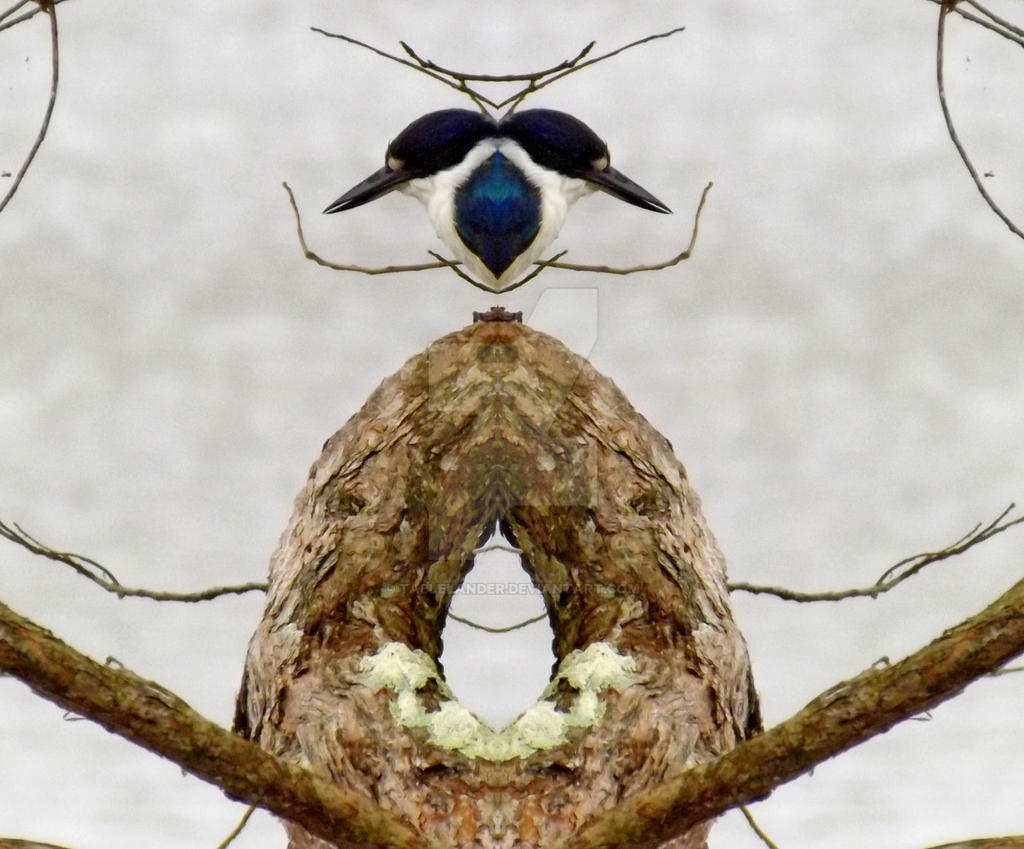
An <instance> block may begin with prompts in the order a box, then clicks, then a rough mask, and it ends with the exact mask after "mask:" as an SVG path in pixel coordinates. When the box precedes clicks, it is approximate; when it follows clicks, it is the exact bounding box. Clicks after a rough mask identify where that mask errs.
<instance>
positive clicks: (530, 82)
mask: <svg viewBox="0 0 1024 849" xmlns="http://www.w3.org/2000/svg"><path fill="white" fill-rule="evenodd" d="M310 29H312V30H313V32H318V33H320V34H321V35H325V36H327V37H328V38H337V39H340V40H342V41H346V42H348V43H349V44H354V45H356V46H357V47H362V48H363V49H365V50H369V51H370V52H371V53H376V54H377V55H378V56H383V57H384V58H385V59H390V60H391V61H392V62H397V63H398V64H399V65H404V66H405V67H406V68H412V70H414V71H418V72H419V73H421V74H426V75H427V76H428V77H430V78H431V79H433V80H437V81H438V82H439V83H441V84H442V85H446V86H448V87H449V88H453V89H455V90H456V91H459V92H462V93H463V94H465V95H467V96H468V97H469V98H470V99H471V100H472V101H473V103H475V104H476V106H477V108H479V109H480V111H481V112H484V113H485V114H486V113H487V111H488V110H487V107H490V108H491V109H494V110H496V111H497V110H501V109H504V108H505V107H506V106H509V107H510V108H509V111H510V112H512V111H514V110H515V109H516V107H517V106H519V104H520V103H522V102H523V100H525V99H526V98H527V97H528V96H529V95H531V94H533V93H534V92H535V91H540V90H541V89H542V88H545V87H546V86H549V85H551V83H553V82H555V81H557V80H560V79H562V78H564V77H567V76H568V75H569V74H573V73H575V72H576V71H580V70H582V69H583V68H587V67H589V66H591V65H596V64H597V63H598V62H603V61H605V60H606V59H611V58H612V57H613V56H618V55H619V54H620V53H624V52H625V51H627V50H630V49H631V48H633V47H638V46H639V45H641V44H647V43H648V42H650V41H654V40H656V39H661V38H668V37H669V36H672V35H675V34H676V33H678V32H682V31H683V30H684V29H686V27H675V28H673V29H670V30H667V31H665V32H659V33H655V34H654V35H648V36H646V37H644V38H639V39H637V40H636V41H631V42H630V43H629V44H624V45H622V46H621V47H617V48H616V49H614V50H611V51H609V52H608V53H604V54H602V55H600V56H595V57H594V58H592V59H587V58H586V57H587V56H589V55H590V52H591V50H593V48H594V46H595V45H596V44H597V42H595V41H592V42H590V43H589V44H588V45H586V46H585V47H584V48H583V49H582V50H580V51H579V53H577V54H576V55H575V56H574V57H573V58H572V59H565V60H563V61H562V62H559V63H557V64H556V65H553V66H551V67H550V68H545V69H543V70H540V71H528V72H526V73H521V74H480V73H474V72H470V71H454V70H451V69H449V68H444V67H442V66H440V65H438V64H437V63H436V62H433V61H431V60H430V59H424V58H422V57H421V56H419V54H417V53H416V51H415V50H413V48H412V47H410V46H409V45H408V44H407V43H406V42H404V41H402V42H399V43H400V44H401V45H402V49H403V50H404V51H405V53H406V55H407V56H408V57H409V58H408V59H404V58H402V57H401V56H396V55H395V54H393V53H388V52H387V51H386V50H381V49H380V48H379V47H374V46H373V45H372V44H367V43H366V42H364V41H359V39H356V38H352V37H351V36H348V35H343V34H342V33H337V32H328V31H327V30H323V29H320V27H310ZM471 82H475V83H514V82H522V83H526V85H524V86H523V87H522V88H521V89H519V90H518V91H516V92H515V93H514V94H512V95H509V96H508V97H506V98H504V99H503V100H494V99H492V98H490V97H488V96H487V95H485V94H484V93H483V92H482V91H480V90H479V89H478V88H474V87H473V86H471V85H470V83H471Z"/></svg>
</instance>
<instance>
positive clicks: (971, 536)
mask: <svg viewBox="0 0 1024 849" xmlns="http://www.w3.org/2000/svg"><path fill="white" fill-rule="evenodd" d="M1014 507H1015V505H1013V504H1011V505H1010V506H1009V507H1007V508H1006V509H1005V510H1004V511H1003V512H1002V513H1000V514H999V515H998V516H997V517H996V518H995V519H994V520H992V521H991V522H990V523H989V524H988V525H986V526H985V527H982V526H981V525H976V526H975V527H974V528H973V529H972V530H971V531H970V533H968V534H966V535H965V536H963V537H960V539H958V540H957V541H956V542H954V543H952V544H951V545H948V546H946V547H945V548H941V549H939V550H938V551H929V552H925V553H923V554H915V555H913V556H912V557H906V558H904V559H903V560H901V561H899V563H896V564H894V565H893V566H890V567H889V568H888V569H886V571H885V572H884V573H883V574H882V576H881V577H880V578H879V579H878V580H877V581H876V582H875V583H874V584H872V585H871V586H869V587H857V588H854V589H848V590H833V591H830V592H818V593H810V592H798V591H796V590H790V589H787V588H786V587H772V586H765V585H762V584H748V583H746V582H744V581H739V582H735V583H730V584H729V590H730V591H731V592H747V593H753V594H755V595H773V596H777V597H778V598H781V599H783V600H785V601H799V602H812V601H843V600H845V599H848V598H863V597H868V598H877V597H878V596H880V595H882V594H883V593H887V592H889V590H891V589H893V588H894V587H896V586H898V585H899V584H901V583H903V582H904V581H905V580H907V578H910V577H912V576H914V575H916V574H917V573H918V572H920V571H921V570H922V569H924V568H925V567H926V566H930V565H931V564H933V563H938V562H940V561H942V560H948V559H949V558H950V557H956V556H957V555H958V554H963V553H964V552H965V551H967V550H968V549H970V548H973V547H974V546H976V545H980V544H981V543H983V542H985V541H986V540H989V539H991V538H992V537H994V536H996V535H997V534H1001V533H1002V532H1003V531H1008V530H1009V529H1010V528H1012V527H1014V526H1015V525H1019V524H1021V523H1022V522H1024V516H1018V517H1017V518H1015V519H1009V520H1007V516H1008V515H1009V514H1010V511H1012V510H1013V509H1014Z"/></svg>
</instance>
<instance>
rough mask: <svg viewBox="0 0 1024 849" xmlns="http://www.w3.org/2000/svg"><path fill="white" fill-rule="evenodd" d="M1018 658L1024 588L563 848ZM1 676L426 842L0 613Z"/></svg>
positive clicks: (237, 776)
mask: <svg viewBox="0 0 1024 849" xmlns="http://www.w3.org/2000/svg"><path fill="white" fill-rule="evenodd" d="M1022 650H1024V580H1022V581H1019V582H1018V583H1017V584H1016V585H1014V586H1013V587H1012V588H1011V589H1010V590H1008V591H1007V592H1006V593H1004V594H1003V596H1001V597H1000V598H999V599H998V600H996V601H995V602H994V603H993V604H991V605H989V606H988V607H987V608H986V609H985V610H983V611H982V612H981V613H979V614H977V615H976V616H973V617H971V618H969V619H967V620H965V621H964V622H962V623H961V624H959V625H957V626H956V627H954V628H952V629H950V630H948V631H947V632H946V633H944V634H943V635H942V636H941V637H939V638H938V639H936V640H935V641H933V642H932V643H931V644H930V645H928V646H926V647H925V648H923V649H921V650H919V651H917V652H915V653H914V654H912V655H910V656H909V657H907V658H906V659H904V660H903V661H900V662H899V663H896V664H894V665H892V666H887V667H884V668H881V669H870V670H868V671H866V672H863V673H861V674H860V675H858V676H857V677H856V678H854V679H852V680H850V681H847V682H843V683H842V684H840V685H838V686H836V687H832V688H830V689H829V690H828V691H826V692H825V693H823V694H822V695H820V696H818V697H817V698H816V699H814V700H813V701H812V702H811V703H810V704H808V705H807V707H805V708H804V709H803V710H802V711H800V712H799V713H798V714H797V715H795V716H794V717H792V718H790V719H788V720H786V721H785V722H783V723H781V724H780V725H778V726H776V727H775V728H773V729H771V730H770V731H767V732H765V733H764V734H762V735H760V736H757V737H754V738H753V739H751V740H748V741H746V742H744V743H741V744H740V745H739V746H738V747H737V748H736V749H734V750H732V751H731V752H729V753H727V754H725V755H723V756H721V757H719V758H717V759H716V760H714V761H711V762H709V763H706V764H702V765H700V766H697V767H695V768H693V769H691V770H687V771H686V772H684V773H683V774H681V775H680V776H679V777H677V778H675V779H672V780H670V781H666V782H664V783H662V784H661V785H659V786H658V787H657V788H656V789H654V790H651V791H647V792H644V793H641V794H638V795H636V796H633V797H630V798H628V799H627V800H625V802H624V803H623V804H621V805H620V806H618V807H617V808H615V809H614V810H613V811H611V812H610V813H608V814H606V815H604V816H602V817H601V818H600V819H599V820H598V821H597V822H595V823H594V824H593V825H592V826H590V827H589V828H587V829H585V830H584V831H583V832H582V833H581V834H578V835H577V836H576V837H574V838H573V839H571V840H570V841H569V842H568V843H567V844H566V849H596V847H611V846H621V847H648V846H655V845H657V844H659V843H662V842H664V841H665V840H668V839H670V838H672V837H673V836H675V835H677V834H680V833H682V832H684V831H685V830H686V829H688V828H690V827H692V826H693V825H694V824H696V823H699V822H703V821H705V820H707V819H710V818H711V817H714V816H716V815H718V814H719V813H721V812H723V811H724V810H726V809H728V808H730V807H733V806H736V805H740V804H746V803H749V802H752V801H755V800H757V799H761V798H764V797H765V796H766V795H767V794H768V793H769V792H770V791H771V790H772V789H773V788H774V787H776V786H778V785H780V784H782V783H785V782H787V781H791V780H792V779H794V778H796V777H797V776H799V775H802V774H804V773H806V772H807V771H809V770H810V769H812V768H813V767H814V766H815V765H816V764H818V763H821V762H822V761H823V760H825V759H827V758H829V757H832V756H834V755H836V754H838V753H839V752H842V751H844V750H846V749H848V748H851V747H853V746H855V745H857V744H858V743H861V742H863V741H864V740H867V739H868V738H870V737H872V736H874V735H876V734H879V733H882V732H883V731H886V730H888V729H889V728H891V727H892V726H893V725H895V724H896V723H898V722H900V721H902V720H904V719H907V718H909V717H911V716H914V715H916V714H918V713H920V712H921V711H924V710H928V709H929V708H932V707H934V706H935V705H937V704H939V703H940V702H942V701H944V700H946V699H948V698H951V697H952V696H953V695H955V694H956V693H958V692H960V691H961V690H962V689H963V688H964V687H965V686H966V685H967V684H968V683H969V682H970V681H972V680H974V679H976V678H978V677H980V676H982V675H985V674H987V673H989V672H991V671H992V670H994V669H998V668H999V667H1001V666H1003V665H1005V664H1006V662H1007V661H1009V660H1011V659H1012V658H1013V657H1015V656H1017V655H1018V654H1020V652H1021V651H1022ZM0 670H3V671H4V672H7V673H10V674H12V675H14V676H15V677H17V678H19V679H21V680H23V681H25V682H26V683H27V684H29V686H31V687H32V688H33V689H34V690H35V691H36V692H37V693H38V694H39V695H41V696H42V697H43V698H46V699H48V700H49V701H52V702H55V703H56V704H58V705H60V706H62V707H64V708H65V709H67V710H70V711H73V712H75V713H77V714H80V715H82V716H85V717H87V718H88V719H91V720H93V721H95V722H98V723H99V724H100V725H102V726H103V727H104V728H106V729H107V730H109V731H112V732H114V733H116V734H119V735H121V736H123V737H125V738H127V739H129V740H131V741H133V742H135V743H137V744H138V745H141V746H143V747H145V748H147V749H149V750H150V751H153V752H156V753H158V754H160V755H163V756H164V757H166V758H168V759H170V760H171V761H173V762H174V763H177V764H179V765H180V766H182V767H183V768H184V769H186V770H187V771H188V772H190V773H192V774H193V775H196V776H197V777H199V778H201V779H203V780H204V781H208V782H210V783H212V784H216V785H217V786H219V787H221V788H222V789H223V790H224V791H225V792H226V793H227V794H228V795H229V796H230V797H231V798H234V799H238V800H241V801H243V802H246V803H248V804H252V805H256V806H258V807H263V808H267V809H269V810H271V811H273V812H274V813H276V814H278V815H279V816H282V817H285V818H286V819H289V820H291V821H293V822H295V823H297V824H299V825H301V826H302V827H303V828H304V829H306V830H307V831H309V832H311V833H313V834H316V835H318V836H321V837H323V838H325V839H330V840H331V841H332V842H345V843H346V845H348V844H351V845H353V846H359V847H364V849H369V847H372V846H386V847H396V849H397V847H407V849H413V847H417V849H418V848H419V847H421V846H423V845H424V844H423V842H422V841H421V840H420V839H419V838H418V837H417V836H416V835H414V834H413V833H412V832H411V831H410V830H409V829H408V828H407V827H406V826H404V825H403V824H401V823H399V822H397V821H396V820H395V819H394V818H393V817H392V816H391V815H390V814H388V813H386V812H385V811H383V810H381V809H380V808H378V807H376V806H375V805H374V804H373V803H371V802H369V801H368V800H367V799H365V798H364V797H362V796H361V795H358V794H353V793H347V792H345V791H343V790H342V789H340V787H339V786H338V785H336V784H334V783H333V782H330V781H327V780H325V779H322V778H319V777H317V776H314V775H312V774H311V773H309V772H306V771H305V770H302V769H299V768H298V767H295V766H293V765H290V764H286V763H284V762H282V761H280V760H278V759H277V758H275V757H274V756H273V755H270V754H268V753H267V752H264V751H263V750H262V749H260V748H258V747H257V746H256V745H255V744H252V743H249V742H247V741H245V740H243V739H241V738H240V737H237V736H236V735H234V734H231V733H229V732H228V731H225V730H224V729H222V728H219V727H217V726H216V725H214V724H213V723H211V722H210V721H209V720H207V719H204V718H203V717H202V716H200V715H199V714H197V713H195V712H194V711H193V710H192V709H191V708H189V707H188V705H186V704H185V703H184V702H183V701H182V700H181V699H180V698H178V697H177V696H175V695H174V694H172V693H169V692H168V691H167V690H166V689H164V688H162V687H159V686H158V685H155V684H154V683H153V682H150V681H146V680H144V679H141V678H139V677H138V676H137V675H135V674H133V673H131V672H128V671H126V670H122V669H118V668H114V667H107V666H102V665H100V664H98V663H95V662H94V661H92V660H90V659H89V658H87V657H85V656H84V655H82V654H80V653H78V652H77V651H75V650H74V649H72V648H70V647H68V646H66V645H65V644H63V643H62V642H60V641H59V640H58V639H56V638H55V637H54V636H53V635H52V634H50V633H49V632H47V631H45V630H43V629H42V628H40V627H39V626H37V625H35V624H33V623H32V622H30V621H28V620H27V619H24V618H23V617H21V616H19V615H18V614H16V613H14V611H12V610H10V609H9V608H7V607H6V606H4V605H3V604H0Z"/></svg>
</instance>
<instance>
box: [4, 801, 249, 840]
mask: <svg viewBox="0 0 1024 849" xmlns="http://www.w3.org/2000/svg"><path fill="white" fill-rule="evenodd" d="M255 810H256V808H255V807H254V806H253V805H250V806H249V807H248V808H246V809H245V813H244V814H242V818H241V819H240V820H239V821H238V825H236V826H235V827H234V828H233V829H232V830H231V833H230V834H229V835H228V836H227V837H225V838H224V839H223V840H222V841H221V842H220V843H218V844H217V849H228V846H230V845H231V844H232V843H233V842H234V840H235V838H236V837H238V835H240V834H241V833H242V829H244V828H245V827H246V826H247V825H248V824H249V817H251V816H252V815H253V812H254V811H255ZM0 849H3V847H0Z"/></svg>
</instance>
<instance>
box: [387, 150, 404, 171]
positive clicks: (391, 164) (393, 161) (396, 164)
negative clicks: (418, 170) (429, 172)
mask: <svg viewBox="0 0 1024 849" xmlns="http://www.w3.org/2000/svg"><path fill="white" fill-rule="evenodd" d="M384 164H385V165H387V166H388V168H390V169H391V170H392V171H401V170H402V168H403V167H404V166H405V163H404V162H403V161H402V160H401V159H398V158H397V157H394V156H392V155H391V154H390V153H388V155H387V156H386V157H385V159H384Z"/></svg>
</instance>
